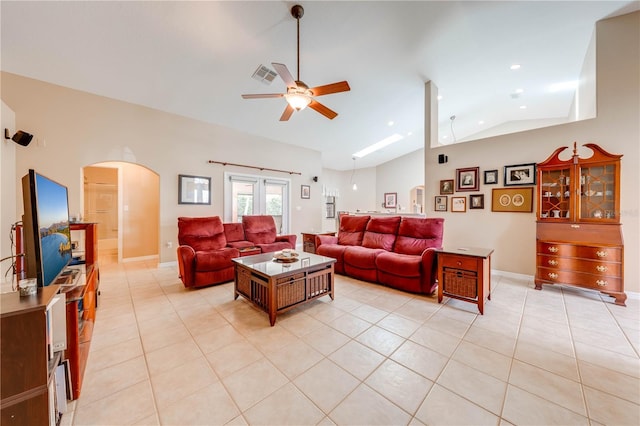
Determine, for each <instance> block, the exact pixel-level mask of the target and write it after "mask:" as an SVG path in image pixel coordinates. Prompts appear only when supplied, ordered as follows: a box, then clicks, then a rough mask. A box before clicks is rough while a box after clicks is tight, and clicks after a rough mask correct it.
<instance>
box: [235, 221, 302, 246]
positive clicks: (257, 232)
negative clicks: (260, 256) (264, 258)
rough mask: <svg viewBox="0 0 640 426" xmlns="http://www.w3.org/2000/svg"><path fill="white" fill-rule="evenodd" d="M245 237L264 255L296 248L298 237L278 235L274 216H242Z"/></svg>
mask: <svg viewBox="0 0 640 426" xmlns="http://www.w3.org/2000/svg"><path fill="white" fill-rule="evenodd" d="M242 227H243V228H244V237H245V239H247V240H248V241H251V242H252V243H253V245H255V246H256V247H259V248H260V250H262V253H268V252H273V251H278V250H282V249H295V248H296V238H297V236H296V235H277V231H276V222H275V220H273V216H269V215H255V216H242Z"/></svg>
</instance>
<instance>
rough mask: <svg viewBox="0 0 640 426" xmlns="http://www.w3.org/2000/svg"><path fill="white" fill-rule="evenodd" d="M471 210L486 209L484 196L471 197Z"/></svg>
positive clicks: (475, 195) (474, 195)
mask: <svg viewBox="0 0 640 426" xmlns="http://www.w3.org/2000/svg"><path fill="white" fill-rule="evenodd" d="M469 209H484V194H473V195H469Z"/></svg>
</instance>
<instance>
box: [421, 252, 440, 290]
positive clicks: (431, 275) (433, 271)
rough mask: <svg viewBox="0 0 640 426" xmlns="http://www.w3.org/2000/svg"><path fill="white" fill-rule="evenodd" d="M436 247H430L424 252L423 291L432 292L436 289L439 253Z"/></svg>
mask: <svg viewBox="0 0 640 426" xmlns="http://www.w3.org/2000/svg"><path fill="white" fill-rule="evenodd" d="M436 250H438V249H437V248H435V247H430V248H428V249H425V251H423V252H422V255H421V256H422V276H423V283H422V285H423V289H422V290H423V292H424V293H426V294H431V293H433V292H434V291H436V288H437V287H438V285H437V280H438V268H437V264H436V263H437V262H436V261H437V259H438V256H437V253H436Z"/></svg>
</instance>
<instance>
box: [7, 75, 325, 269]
mask: <svg viewBox="0 0 640 426" xmlns="http://www.w3.org/2000/svg"><path fill="white" fill-rule="evenodd" d="M2 100H3V101H4V102H6V104H7V105H8V106H9V107H10V108H12V109H13V110H14V111H15V113H16V123H17V126H18V127H19V128H22V129H24V130H26V131H29V132H30V133H33V134H34V135H35V137H34V140H35V138H36V137H37V138H38V141H39V143H34V142H32V143H31V145H30V146H28V147H18V149H17V153H16V162H15V172H14V174H13V176H14V179H15V180H14V187H16V188H17V187H18V185H19V178H20V176H22V175H24V174H25V173H26V172H27V170H28V169H29V168H33V169H36V170H37V171H38V172H40V173H42V174H44V175H45V176H48V177H50V178H52V179H54V180H56V181H58V182H61V183H64V184H66V185H67V186H68V187H69V196H70V199H69V204H70V205H69V208H70V211H72V212H75V211H81V210H82V209H81V208H80V207H81V205H80V203H81V191H82V182H81V170H82V167H84V166H86V165H90V164H95V163H98V162H102V161H127V162H135V163H138V164H141V165H143V166H146V167H148V168H149V169H151V170H153V171H155V172H156V173H158V174H159V175H160V248H159V252H160V261H161V262H169V261H174V260H175V256H176V255H175V247H176V240H177V217H178V216H206V215H219V216H222V215H223V210H222V202H223V193H222V187H223V186H222V178H223V173H224V171H237V172H243V173H247V172H250V173H256V172H258V171H257V170H254V169H247V168H240V167H231V166H223V165H219V164H208V163H207V161H208V160H218V161H225V162H230V163H237V164H246V165H253V166H261V167H268V168H272V169H279V170H291V171H295V172H300V173H302V175H289V174H282V173H276V172H266V171H265V172H262V173H263V174H264V175H267V176H277V177H283V176H286V177H288V178H291V179H292V189H291V200H292V203H291V204H292V221H291V225H292V232H294V233H297V234H299V233H300V232H302V231H306V230H310V229H312V228H314V229H319V228H320V227H321V226H320V224H321V219H320V218H321V208H322V185H321V183H320V182H318V183H315V182H313V181H312V177H313V176H320V175H321V172H322V168H321V161H320V153H319V152H318V151H314V150H309V149H304V148H299V147H295V146H291V145H285V144H282V143H279V142H275V141H272V140H268V139H265V138H260V137H256V136H251V135H248V134H245V133H242V132H238V131H235V130H231V129H228V128H224V127H221V126H215V125H211V124H207V123H203V122H200V121H197V120H192V119H188V118H185V117H180V116H177V115H173V114H168V113H164V112H160V111H157V110H153V109H150V108H145V107H141V106H137V105H133V104H129V103H126V102H121V101H116V100H113V99H109V98H105V97H101V96H96V95H92V94H88V93H84V92H80V91H76V90H72V89H68V88H64V87H61V86H56V85H52V84H48V83H44V82H41V81H37V80H32V79H29V78H25V77H22V76H18V75H15V74H10V73H2ZM283 152H286V155H283ZM3 170H4V168H3ZM3 173H4V171H3ZM178 174H189V175H198V176H210V177H212V190H213V194H212V205H211V206H193V205H178ZM303 184H304V185H311V199H309V200H307V199H305V200H302V199H301V198H300V185H303ZM4 199H5V198H4V196H3V200H4ZM7 200H11V201H10V202H13V200H16V201H15V203H14V205H13V206H9V208H13V209H15V212H16V214H17V215H21V214H22V192H21V190H20V191H18V193H17V194H16V195H15V196H13V197H10V198H7ZM1 232H2V236H1V237H0V238H1V239H2V240H3V241H4V240H5V238H7V237H6V235H8V234H7V233H6V232H5V230H4V229H2V230H1ZM168 241H171V242H173V243H174V244H173V248H167V247H166V242H168Z"/></svg>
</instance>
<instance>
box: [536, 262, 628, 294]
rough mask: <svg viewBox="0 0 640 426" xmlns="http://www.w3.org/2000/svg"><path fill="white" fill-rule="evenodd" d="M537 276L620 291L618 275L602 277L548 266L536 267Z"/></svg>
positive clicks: (547, 279)
mask: <svg viewBox="0 0 640 426" xmlns="http://www.w3.org/2000/svg"><path fill="white" fill-rule="evenodd" d="M536 274H537V278H538V279H539V280H542V281H547V282H550V283H558V284H573V285H578V286H580V287H585V288H591V289H594V290H600V291H607V290H608V291H622V280H621V279H620V278H618V277H603V276H599V275H593V274H587V273H585V272H572V271H560V270H555V269H549V268H542V267H538V268H536Z"/></svg>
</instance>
